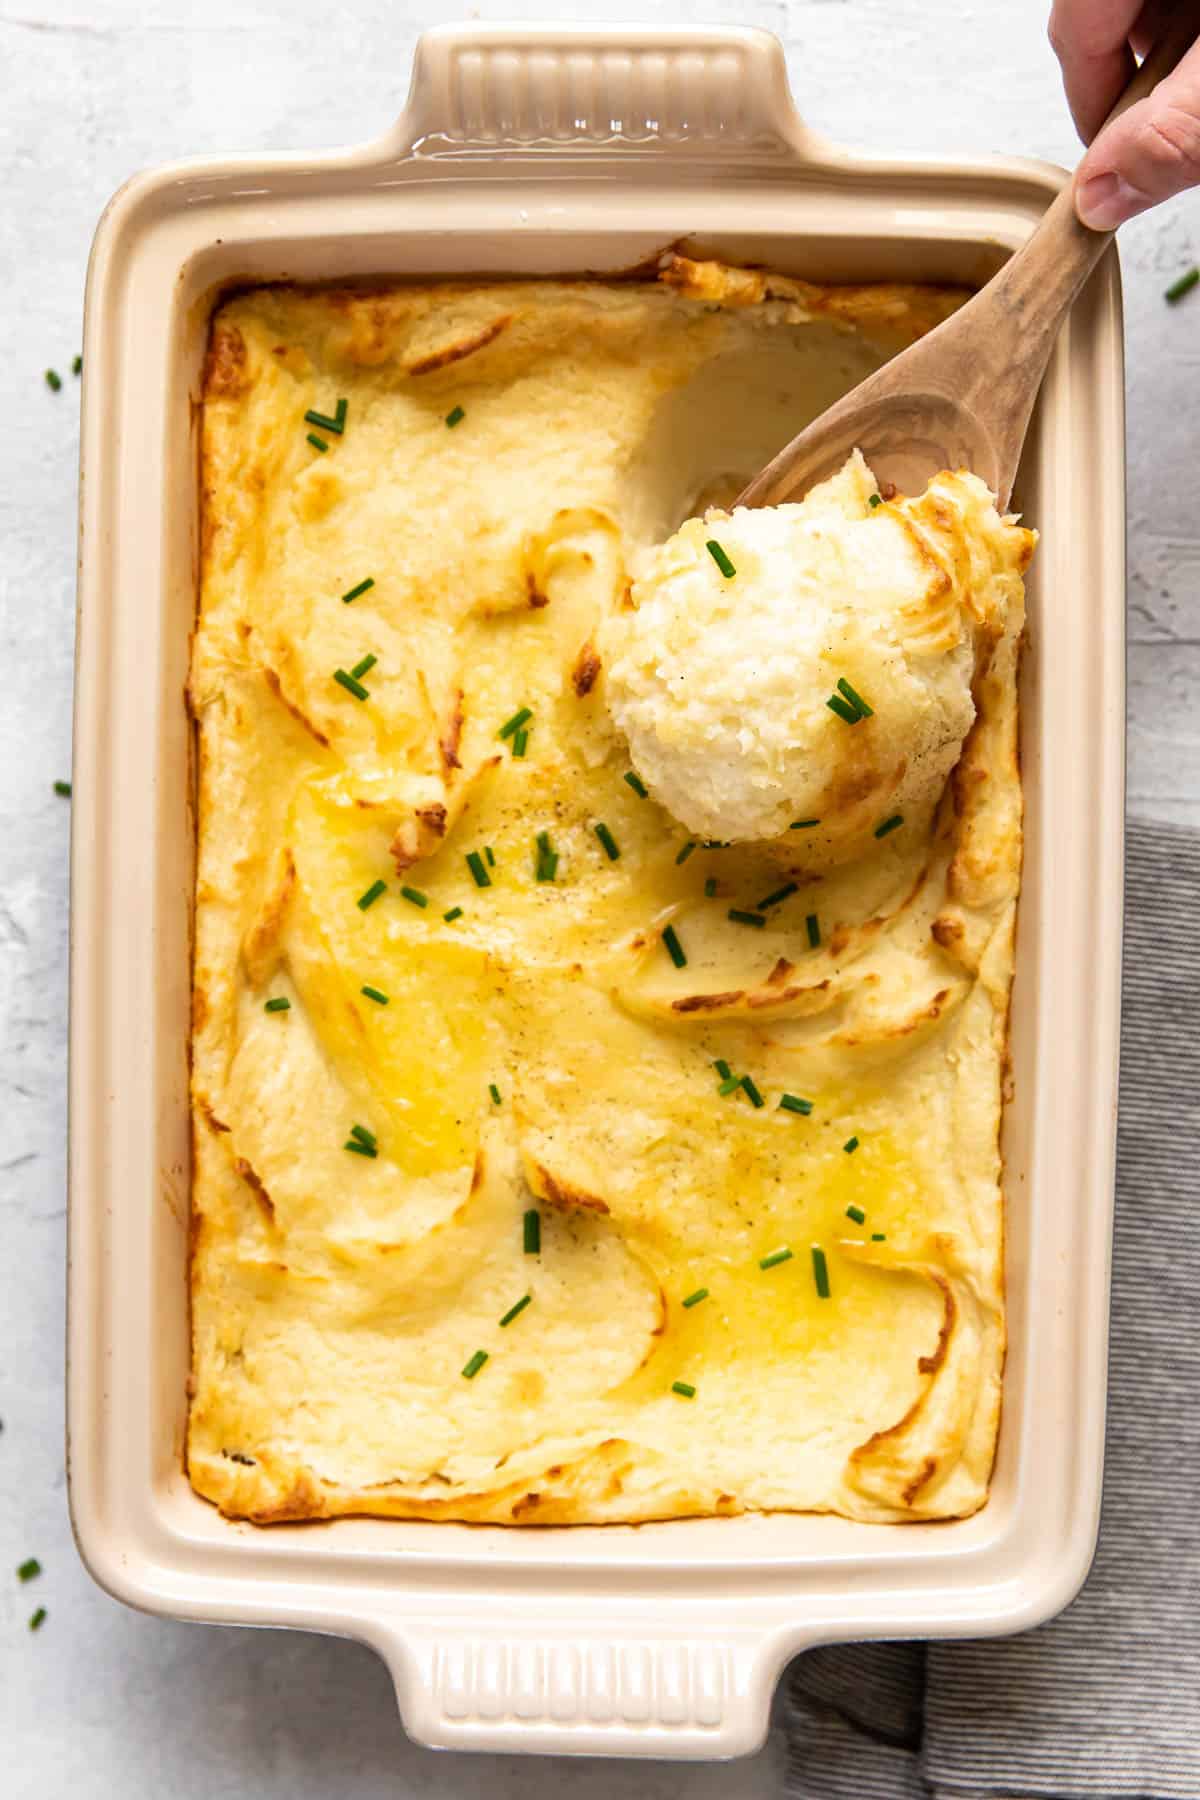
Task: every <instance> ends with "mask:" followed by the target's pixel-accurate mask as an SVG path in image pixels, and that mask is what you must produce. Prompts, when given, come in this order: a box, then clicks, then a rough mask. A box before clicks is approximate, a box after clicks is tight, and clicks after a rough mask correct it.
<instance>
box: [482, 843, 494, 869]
mask: <svg viewBox="0 0 1200 1800" xmlns="http://www.w3.org/2000/svg"><path fill="white" fill-rule="evenodd" d="M483 860H484V862H486V864H487V866H488V868H489V869H494V868H495V866H496V852H495V851H494V850H493V849H492V846H491V845H490V844H485V845H484V846H483Z"/></svg>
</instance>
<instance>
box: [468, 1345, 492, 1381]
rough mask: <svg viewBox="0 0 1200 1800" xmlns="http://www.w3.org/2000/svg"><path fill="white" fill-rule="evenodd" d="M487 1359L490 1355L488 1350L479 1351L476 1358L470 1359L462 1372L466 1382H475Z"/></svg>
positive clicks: (475, 1355)
mask: <svg viewBox="0 0 1200 1800" xmlns="http://www.w3.org/2000/svg"><path fill="white" fill-rule="evenodd" d="M487 1359H488V1353H487V1351H486V1350H477V1351H476V1352H475V1354H474V1356H471V1357H468V1358H467V1360H466V1362H465V1363H464V1364H463V1370H462V1372H463V1379H464V1381H474V1379H475V1377H476V1376H477V1375H478V1373H479V1371H480V1369H482V1367H483V1365H484V1363H485V1362H486V1361H487Z"/></svg>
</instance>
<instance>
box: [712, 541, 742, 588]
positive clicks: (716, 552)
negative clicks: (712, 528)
mask: <svg viewBox="0 0 1200 1800" xmlns="http://www.w3.org/2000/svg"><path fill="white" fill-rule="evenodd" d="M704 548H705V549H706V550H707V551H708V554H709V555H710V556H711V557H712V559H713V561H714V562H715V563H716V565H717V567H718V569H720V571H721V573H722V575H723V576H724V577H725V579H726V581H732V580H733V577H734V576H735V575H736V574H737V570H736V569H735V568H734V566H733V564H732V563H731V562H730V560H729V558H728V557H727V556H726V554H725V552H724V550H723V549H722V548H721V546H720V544H718V542H717V540H716V538H709V540H708V542H707V543H706V544H705V546H704Z"/></svg>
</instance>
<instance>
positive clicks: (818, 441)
mask: <svg viewBox="0 0 1200 1800" xmlns="http://www.w3.org/2000/svg"><path fill="white" fill-rule="evenodd" d="M1195 36H1196V14H1195V12H1194V10H1193V8H1192V7H1191V6H1190V5H1188V6H1183V7H1182V8H1181V9H1180V11H1179V12H1178V13H1177V14H1176V15H1175V17H1174V18H1173V19H1172V21H1171V23H1170V25H1169V27H1168V29H1167V30H1166V32H1165V33H1164V35H1163V37H1162V39H1161V41H1160V42H1159V43H1158V44H1156V45H1155V47H1154V49H1153V50H1152V51H1151V52H1150V54H1149V55H1148V56H1147V58H1146V60H1145V62H1143V63H1142V65H1141V67H1140V68H1139V69H1138V71H1137V73H1136V74H1135V75H1134V77H1133V79H1132V80H1131V81H1130V83H1129V86H1128V87H1127V88H1126V89H1125V91H1124V93H1123V94H1122V95H1121V98H1120V99H1119V100H1118V101H1117V104H1116V105H1115V106H1114V107H1113V110H1112V112H1111V113H1110V114H1109V119H1110V120H1111V119H1115V118H1116V117H1117V116H1118V114H1120V113H1123V112H1124V111H1125V110H1126V108H1127V107H1130V106H1132V105H1133V104H1134V103H1135V101H1138V100H1142V99H1144V98H1145V96H1146V95H1147V94H1148V93H1149V92H1150V91H1151V89H1152V88H1154V87H1156V86H1157V85H1158V83H1159V82H1160V81H1161V80H1162V79H1163V78H1164V77H1165V76H1167V75H1169V74H1170V73H1171V70H1172V69H1173V68H1174V67H1175V65H1176V64H1177V63H1178V62H1179V61H1180V59H1181V58H1182V57H1183V55H1184V54H1185V52H1186V51H1187V50H1188V49H1189V48H1190V47H1191V45H1192V43H1193V41H1194V40H1195ZM1112 235H1113V234H1112V232H1111V231H1090V230H1089V229H1088V228H1087V226H1086V225H1082V224H1080V222H1079V219H1078V217H1077V215H1076V212H1075V201H1074V184H1073V183H1068V185H1067V186H1066V187H1064V188H1063V190H1062V192H1061V193H1059V194H1058V195H1057V196H1056V197H1055V199H1054V201H1053V202H1052V203H1051V205H1050V207H1049V208H1048V209H1047V211H1046V214H1045V216H1044V217H1043V219H1042V220H1041V222H1040V224H1039V225H1038V226H1037V228H1036V229H1035V230H1034V232H1033V233H1032V235H1031V236H1030V237H1029V239H1028V240H1027V241H1026V242H1025V243H1024V244H1023V245H1022V246H1021V248H1020V249H1019V250H1018V251H1016V252H1015V254H1014V255H1012V256H1011V257H1010V258H1009V260H1008V261H1007V262H1006V263H1005V265H1004V267H1003V268H1002V269H1001V270H1000V271H999V272H998V273H997V274H996V275H994V276H993V277H992V279H991V280H990V281H989V282H988V284H987V286H986V287H983V288H981V289H980V290H979V292H978V293H977V294H975V295H974V296H973V297H972V298H971V299H970V300H968V301H967V303H966V305H965V306H962V307H960V308H959V310H958V311H957V312H956V313H953V314H952V315H951V317H950V318H948V319H946V320H945V321H944V322H943V323H942V324H941V325H939V326H937V327H936V328H935V329H934V330H933V331H931V332H930V333H929V334H928V336H926V337H923V338H921V339H920V340H919V341H918V342H917V343H915V344H913V345H911V346H910V348H909V349H907V350H903V351H901V353H900V355H899V356H896V357H894V358H893V359H892V361H891V362H889V363H886V364H885V365H884V367H883V368H882V369H879V370H877V371H876V373H875V374H874V375H869V376H868V377H867V379H866V380H865V381H864V382H862V383H860V385H859V386H858V387H856V388H854V389H853V390H852V391H851V392H850V393H849V394H847V395H846V396H845V398H844V399H842V400H838V401H837V402H836V403H835V404H834V405H833V406H831V407H830V408H829V410H828V411H827V412H824V413H822V414H821V416H820V418H819V419H815V420H814V421H813V423H812V424H811V425H809V426H808V427H807V428H806V430H804V431H802V432H801V433H800V435H799V437H794V438H793V439H792V441H791V443H790V444H788V445H787V446H786V447H785V448H784V449H783V450H781V451H780V452H779V455H778V456H776V457H775V459H774V460H773V461H772V462H770V463H768V464H767V467H766V468H765V469H764V470H763V471H762V473H761V474H760V475H756V476H755V478H754V480H753V481H752V482H751V483H750V485H749V486H748V487H746V488H745V489H743V491H742V493H741V494H739V496H738V498H737V500H736V501H735V502H734V504H735V506H776V505H778V504H779V503H780V502H781V501H785V500H794V499H799V498H800V497H801V496H802V495H803V494H804V493H805V492H806V491H807V490H808V489H809V488H810V487H811V486H812V485H813V483H814V482H817V481H823V480H824V479H825V478H826V477H827V476H830V475H832V474H834V473H835V472H836V470H838V469H840V468H841V466H842V464H843V463H844V462H845V461H846V458H847V457H848V456H849V455H850V454H851V452H852V451H853V450H854V449H856V448H857V449H860V450H861V451H862V453H863V455H864V456H865V457H866V459H867V461H868V462H869V463H870V465H871V469H872V471H873V473H874V475H875V478H876V480H877V481H879V482H880V483H881V484H882V485H886V484H888V483H891V484H892V485H893V486H894V487H895V488H896V490H897V491H898V492H900V493H903V494H919V493H921V492H922V491H923V490H924V488H925V486H926V484H927V482H928V481H929V479H930V477H931V476H933V475H936V474H937V473H938V472H939V470H941V469H962V468H966V469H970V470H972V471H973V472H974V473H975V474H976V475H979V476H981V477H982V479H983V480H984V481H986V482H987V484H988V486H989V487H990V488H991V490H992V492H993V493H994V494H995V495H996V497H997V500H998V501H999V504H1000V507H1001V510H1003V509H1004V507H1006V506H1007V504H1008V501H1009V497H1010V496H1011V494H1012V485H1013V480H1014V478H1015V476H1016V472H1017V461H1018V458H1019V457H1020V454H1021V446H1022V444H1023V443H1024V441H1025V432H1026V430H1027V428H1028V425H1029V415H1030V413H1031V412H1032V411H1033V403H1034V400H1035V399H1036V398H1037V391H1038V388H1039V387H1040V385H1041V380H1042V376H1043V375H1044V374H1045V372H1046V364H1047V363H1048V362H1049V360H1050V352H1051V350H1053V348H1054V340H1055V338H1056V337H1057V336H1058V329H1059V326H1060V325H1061V324H1062V321H1063V318H1064V317H1065V315H1066V313H1067V310H1068V308H1069V307H1070V305H1071V302H1072V301H1073V300H1074V298H1075V296H1076V294H1077V293H1078V292H1079V289H1080V288H1081V287H1082V286H1083V283H1084V281H1085V280H1086V279H1087V277H1088V276H1089V275H1090V274H1091V272H1092V269H1093V268H1094V267H1095V265H1096V263H1097V262H1098V260H1099V259H1100V257H1101V256H1103V254H1104V252H1105V250H1106V249H1107V248H1108V244H1109V240H1110V239H1111V237H1112Z"/></svg>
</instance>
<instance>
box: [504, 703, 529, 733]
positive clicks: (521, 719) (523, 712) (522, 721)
mask: <svg viewBox="0 0 1200 1800" xmlns="http://www.w3.org/2000/svg"><path fill="white" fill-rule="evenodd" d="M532 717H533V711H532V708H530V707H528V706H523V707H521V709H520V711H519V712H515V713H514V714H513V716H512V718H511V719H506V720H505V721H504V724H503V725H502V726H501V727H500V729H499V731H498V732H497V733H496V736H497V737H498V738H510V737H512V735H513V733H514V732H517V731H520V729H521V727H522V725H528V723H529V721H530V719H532Z"/></svg>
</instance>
